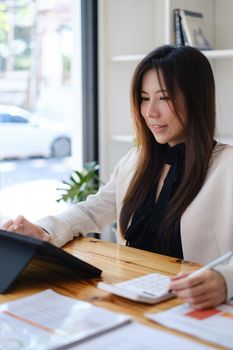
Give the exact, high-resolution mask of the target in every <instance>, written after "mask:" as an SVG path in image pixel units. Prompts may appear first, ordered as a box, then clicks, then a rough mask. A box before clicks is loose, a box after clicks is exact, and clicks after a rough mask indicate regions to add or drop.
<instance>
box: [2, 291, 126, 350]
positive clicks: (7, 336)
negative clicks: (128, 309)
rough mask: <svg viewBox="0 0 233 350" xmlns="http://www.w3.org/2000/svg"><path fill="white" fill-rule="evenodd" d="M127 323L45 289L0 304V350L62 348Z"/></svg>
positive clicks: (103, 310) (108, 313)
mask: <svg viewBox="0 0 233 350" xmlns="http://www.w3.org/2000/svg"><path fill="white" fill-rule="evenodd" d="M130 320H131V319H130V317H129V316H127V315H123V314H118V313H115V312H111V311H108V310H105V309H103V308H100V307H97V306H94V305H91V304H89V303H87V302H83V301H79V300H76V299H72V298H69V297H65V296H62V295H60V294H57V293H55V292H54V291H52V290H50V289H48V290H45V291H43V292H41V293H37V294H34V295H32V296H29V297H25V298H22V299H18V300H16V301H11V302H9V303H5V304H2V305H0V350H16V349H17V350H42V349H43V350H47V349H63V348H66V345H67V344H76V343H77V342H79V341H81V340H84V339H88V338H89V337H90V336H95V335H97V334H100V333H102V332H106V331H108V330H111V329H114V328H115V327H119V326H120V325H123V324H125V323H127V322H129V321H130Z"/></svg>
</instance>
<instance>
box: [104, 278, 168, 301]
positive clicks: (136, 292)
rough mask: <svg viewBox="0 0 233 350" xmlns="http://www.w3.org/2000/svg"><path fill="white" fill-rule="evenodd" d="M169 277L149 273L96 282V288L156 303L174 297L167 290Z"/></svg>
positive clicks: (128, 297)
mask: <svg viewBox="0 0 233 350" xmlns="http://www.w3.org/2000/svg"><path fill="white" fill-rule="evenodd" d="M169 284H170V278H169V277H168V276H164V275H161V274H159V273H150V274H148V275H144V276H141V277H138V278H133V279H131V280H128V281H125V282H120V283H115V284H108V283H104V282H99V283H98V288H100V289H103V290H105V291H107V292H110V293H112V294H116V295H119V296H121V297H123V298H127V299H131V300H135V301H139V302H143V303H148V304H156V303H158V302H160V301H162V300H166V299H170V298H172V297H174V294H172V292H171V291H169Z"/></svg>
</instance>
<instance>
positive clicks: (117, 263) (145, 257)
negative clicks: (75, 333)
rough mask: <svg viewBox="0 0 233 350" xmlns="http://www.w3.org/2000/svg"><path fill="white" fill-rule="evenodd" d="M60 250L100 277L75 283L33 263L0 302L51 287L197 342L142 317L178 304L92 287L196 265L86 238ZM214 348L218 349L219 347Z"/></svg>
mask: <svg viewBox="0 0 233 350" xmlns="http://www.w3.org/2000/svg"><path fill="white" fill-rule="evenodd" d="M64 249H65V250H66V251H68V252H69V253H71V254H73V255H75V256H77V257H78V258H80V259H83V260H85V261H86V262H89V263H90V264H93V265H95V266H96V267H98V268H100V269H102V270H103V273H102V276H101V278H100V279H90V280H85V281H84V280H79V279H78V278H77V277H75V276H74V272H73V271H72V272H71V273H70V272H69V271H67V270H62V269H60V268H59V269H57V268H56V267H51V268H49V269H48V263H47V262H42V261H41V260H40V261H39V262H38V261H33V262H32V263H31V264H30V265H29V266H28V267H27V268H26V269H25V271H24V272H23V274H22V275H21V277H20V279H19V280H18V281H17V282H16V283H15V285H14V288H13V289H12V290H11V291H10V292H9V293H8V294H6V295H0V303H3V302H6V301H9V300H14V299H18V298H20V297H23V296H26V295H30V294H33V293H36V292H39V291H42V290H44V289H47V288H52V289H53V290H55V291H56V292H58V293H61V294H63V295H67V296H70V297H73V298H77V299H80V300H85V301H88V302H91V303H93V304H95V305H98V306H101V307H104V308H106V309H109V310H113V311H118V312H122V313H127V314H129V315H131V316H133V318H134V319H135V320H137V321H139V322H142V323H144V324H146V325H148V326H150V327H154V328H159V329H164V330H166V331H168V332H170V333H174V334H179V335H181V336H184V337H185V338H189V339H193V340H195V341H198V340H197V339H196V338H194V337H191V336H187V335H185V334H182V333H179V332H176V331H172V330H169V329H166V328H165V327H162V326H159V325H157V324H155V323H153V322H152V321H150V320H147V319H146V318H145V317H144V313H145V312H157V311H162V310H166V309H168V308H170V307H173V306H176V305H179V303H180V301H179V300H178V299H171V300H168V301H165V302H162V303H159V304H156V305H146V304H141V303H137V302H134V301H130V300H127V299H124V298H121V297H118V296H114V295H112V294H108V293H107V292H104V291H101V290H99V289H97V287H96V285H97V282H99V281H100V280H103V281H105V282H115V283H116V282H121V281H123V280H127V279H130V278H134V277H138V276H140V275H143V274H147V273H151V272H159V273H162V274H165V275H168V276H172V275H175V274H177V273H178V272H180V271H189V270H193V269H196V268H197V267H198V266H199V265H197V264H195V263H191V262H186V261H181V260H179V259H175V258H170V257H166V256H163V255H158V254H154V253H150V252H146V251H143V250H139V249H134V248H129V247H124V246H120V245H118V244H114V243H110V242H105V241H101V240H97V239H94V238H87V237H85V238H84V237H82V238H78V239H75V240H74V241H72V242H70V243H68V244H67V245H66V246H65V247H64ZM55 270H56V271H55ZM55 272H56V273H55ZM203 343H204V344H208V343H206V342H203ZM215 348H216V349H222V348H221V347H215Z"/></svg>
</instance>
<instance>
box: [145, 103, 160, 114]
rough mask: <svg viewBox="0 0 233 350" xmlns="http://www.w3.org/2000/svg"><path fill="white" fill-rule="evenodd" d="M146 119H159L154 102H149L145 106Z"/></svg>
mask: <svg viewBox="0 0 233 350" xmlns="http://www.w3.org/2000/svg"><path fill="white" fill-rule="evenodd" d="M146 117H147V118H151V117H155V118H157V117H159V110H158V106H157V103H156V101H150V103H148V106H147V110H146Z"/></svg>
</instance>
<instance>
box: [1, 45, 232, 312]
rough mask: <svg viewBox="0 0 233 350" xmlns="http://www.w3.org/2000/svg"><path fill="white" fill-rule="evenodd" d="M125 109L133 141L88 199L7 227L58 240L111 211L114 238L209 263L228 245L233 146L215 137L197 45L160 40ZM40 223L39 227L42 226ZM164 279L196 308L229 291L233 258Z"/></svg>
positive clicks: (210, 88)
mask: <svg viewBox="0 0 233 350" xmlns="http://www.w3.org/2000/svg"><path fill="white" fill-rule="evenodd" d="M131 111H132V117H133V121H134V125H135V132H136V140H137V144H138V146H137V147H135V148H134V149H132V150H131V151H130V152H129V153H128V154H127V155H126V156H125V157H124V158H122V159H121V160H120V162H119V163H118V164H117V166H116V168H115V169H114V172H113V174H112V176H111V179H110V181H109V182H108V183H107V184H106V185H105V186H103V187H101V188H100V190H99V192H98V193H97V194H96V195H94V196H89V198H88V199H87V201H86V202H83V203H80V204H78V205H76V206H74V207H72V208H71V209H69V210H67V211H66V212H64V213H62V214H60V215H58V216H57V217H52V216H48V217H46V218H43V219H41V220H39V221H38V222H37V225H34V224H32V223H30V222H28V221H27V220H26V219H25V218H24V217H22V216H19V217H18V218H16V220H15V221H13V220H10V221H9V222H7V223H6V224H5V225H4V228H5V229H8V230H13V231H16V232H23V233H25V234H30V235H31V234H33V235H34V236H35V237H38V238H41V239H44V240H50V241H51V242H52V243H53V244H56V245H58V246H62V245H63V244H65V243H66V242H67V241H69V240H71V239H72V238H73V237H75V236H78V235H79V234H85V233H88V232H101V230H102V229H103V227H104V226H106V225H107V224H109V223H112V222H114V221H117V237H118V242H119V243H122V244H127V245H129V246H133V247H137V248H141V249H146V250H150V251H154V252H158V253H162V254H167V255H171V256H174V257H177V258H184V259H186V260H191V261H196V262H199V263H201V264H205V263H207V262H209V261H210V260H213V259H214V258H216V257H218V256H220V255H222V254H223V253H225V252H226V251H229V250H233V215H232V213H233V149H232V148H231V147H230V146H227V145H220V144H218V143H216V141H215V140H214V133H215V118H216V116H215V114H216V113H215V86H214V78H213V74H212V70H211V67H210V64H209V62H208V60H207V59H206V58H205V56H204V55H203V54H201V53H200V52H199V51H198V50H196V49H194V48H191V47H188V46H181V47H174V46H162V47H160V48H158V49H156V50H155V51H153V52H151V53H150V54H149V55H147V56H146V57H145V58H144V59H143V60H142V61H141V62H140V63H139V65H138V66H137V68H136V70H135V73H134V76H133V79H132V84H131ZM42 228H43V229H42ZM170 288H171V289H172V290H173V291H174V293H176V295H177V296H178V297H180V298H181V299H183V300H184V301H186V302H188V303H190V304H191V305H192V306H193V307H195V308H208V307H212V306H215V305H218V304H219V303H221V302H223V301H224V300H226V298H228V297H232V296H233V261H230V262H229V263H228V264H227V265H224V266H218V267H216V269H215V270H207V271H205V272H203V273H202V274H201V275H199V276H195V277H193V278H187V276H186V275H182V276H179V277H178V278H174V279H173V280H172V281H171V286H170Z"/></svg>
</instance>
